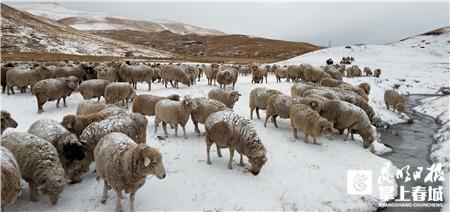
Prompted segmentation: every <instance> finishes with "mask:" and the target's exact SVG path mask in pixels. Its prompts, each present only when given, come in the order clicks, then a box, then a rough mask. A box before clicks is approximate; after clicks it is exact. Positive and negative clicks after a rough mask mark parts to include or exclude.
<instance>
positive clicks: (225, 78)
mask: <svg viewBox="0 0 450 212" xmlns="http://www.w3.org/2000/svg"><path fill="white" fill-rule="evenodd" d="M237 79H238V72H237V71H236V70H234V69H231V68H226V69H223V70H221V71H219V72H218V73H217V76H216V81H217V83H219V86H220V88H222V87H223V89H224V90H225V86H227V85H229V84H232V85H233V86H232V90H234V86H235V85H236V81H237Z"/></svg>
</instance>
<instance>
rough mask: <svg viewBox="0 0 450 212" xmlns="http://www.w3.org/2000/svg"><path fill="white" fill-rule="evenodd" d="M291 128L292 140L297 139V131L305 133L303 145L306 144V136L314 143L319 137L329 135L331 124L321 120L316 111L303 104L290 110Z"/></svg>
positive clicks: (331, 128) (296, 105)
mask: <svg viewBox="0 0 450 212" xmlns="http://www.w3.org/2000/svg"><path fill="white" fill-rule="evenodd" d="M289 116H290V119H291V126H292V129H293V133H294V138H295V139H297V138H298V136H297V130H301V131H303V132H304V133H305V143H308V136H310V135H311V136H312V137H313V140H314V143H315V144H317V139H318V138H319V137H321V136H327V135H331V132H332V130H333V124H332V123H331V122H329V121H328V120H326V119H325V118H322V117H321V116H320V115H319V113H318V112H317V111H314V110H313V109H311V108H310V107H309V106H307V105H304V104H295V105H293V106H292V107H291V110H290V114H289Z"/></svg>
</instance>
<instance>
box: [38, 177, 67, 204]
mask: <svg viewBox="0 0 450 212" xmlns="http://www.w3.org/2000/svg"><path fill="white" fill-rule="evenodd" d="M65 184H66V183H65V179H64V177H61V176H52V177H50V176H48V178H46V180H44V181H42V182H41V183H40V185H41V186H40V187H39V190H41V191H42V192H43V193H44V194H47V195H48V196H49V197H50V202H52V204H56V203H57V202H58V199H59V194H61V192H62V191H63V190H64V186H65Z"/></svg>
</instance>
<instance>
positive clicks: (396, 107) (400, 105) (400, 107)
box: [395, 102, 406, 112]
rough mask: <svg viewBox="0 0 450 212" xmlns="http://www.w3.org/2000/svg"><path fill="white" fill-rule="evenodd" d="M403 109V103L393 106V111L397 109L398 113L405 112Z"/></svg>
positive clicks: (404, 106)
mask: <svg viewBox="0 0 450 212" xmlns="http://www.w3.org/2000/svg"><path fill="white" fill-rule="evenodd" d="M405 108H406V105H405V103H403V102H401V103H397V105H395V109H397V111H398V112H403V111H405Z"/></svg>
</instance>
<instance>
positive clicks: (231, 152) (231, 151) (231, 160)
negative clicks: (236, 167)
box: [228, 148, 234, 169]
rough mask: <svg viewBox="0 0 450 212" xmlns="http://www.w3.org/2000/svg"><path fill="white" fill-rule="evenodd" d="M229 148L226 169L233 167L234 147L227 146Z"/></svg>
mask: <svg viewBox="0 0 450 212" xmlns="http://www.w3.org/2000/svg"><path fill="white" fill-rule="evenodd" d="M228 149H229V150H230V160H229V161H228V169H233V165H232V163H233V156H234V149H233V148H228Z"/></svg>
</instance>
